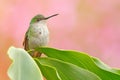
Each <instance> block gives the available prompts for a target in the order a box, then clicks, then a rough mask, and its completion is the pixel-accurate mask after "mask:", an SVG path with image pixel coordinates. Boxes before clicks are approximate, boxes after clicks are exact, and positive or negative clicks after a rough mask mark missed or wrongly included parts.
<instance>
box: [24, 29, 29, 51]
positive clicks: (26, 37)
mask: <svg viewBox="0 0 120 80" xmlns="http://www.w3.org/2000/svg"><path fill="white" fill-rule="evenodd" d="M27 33H28V31H27V32H26V34H25V38H24V41H23V46H24V49H25V50H29V45H28V34H27Z"/></svg>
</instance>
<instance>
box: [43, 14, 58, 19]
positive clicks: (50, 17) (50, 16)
mask: <svg viewBox="0 0 120 80" xmlns="http://www.w3.org/2000/svg"><path fill="white" fill-rule="evenodd" d="M57 15H59V14H54V15H52V16H49V17H46V18H45V20H47V19H49V18H51V17H54V16H57Z"/></svg>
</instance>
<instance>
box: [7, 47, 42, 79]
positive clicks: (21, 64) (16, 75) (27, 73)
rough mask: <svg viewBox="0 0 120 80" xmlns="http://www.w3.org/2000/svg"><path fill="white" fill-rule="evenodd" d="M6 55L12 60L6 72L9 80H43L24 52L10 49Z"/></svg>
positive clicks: (18, 49)
mask: <svg viewBox="0 0 120 80" xmlns="http://www.w3.org/2000/svg"><path fill="white" fill-rule="evenodd" d="M8 55H9V57H10V58H11V59H12V60H13V62H12V65H11V66H10V68H9V70H8V76H9V77H10V79H11V80H43V78H42V75H41V72H40V69H39V67H38V66H37V64H36V62H35V61H34V60H33V59H32V57H31V56H30V55H29V54H28V53H27V52H26V51H25V50H23V49H20V48H14V47H10V48H9V50H8Z"/></svg>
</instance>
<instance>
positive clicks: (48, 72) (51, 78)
mask: <svg viewBox="0 0 120 80" xmlns="http://www.w3.org/2000/svg"><path fill="white" fill-rule="evenodd" d="M35 61H36V63H37V64H38V66H39V68H40V69H41V72H42V74H43V76H44V77H45V78H46V80H61V79H60V78H59V75H57V74H58V73H57V71H56V70H55V69H54V68H52V67H49V66H46V65H41V64H40V62H39V61H37V59H35Z"/></svg>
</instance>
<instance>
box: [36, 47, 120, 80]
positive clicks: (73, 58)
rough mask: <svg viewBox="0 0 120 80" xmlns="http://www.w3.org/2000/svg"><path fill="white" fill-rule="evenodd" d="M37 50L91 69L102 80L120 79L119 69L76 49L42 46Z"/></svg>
mask: <svg viewBox="0 0 120 80" xmlns="http://www.w3.org/2000/svg"><path fill="white" fill-rule="evenodd" d="M36 50H37V51H40V52H42V53H44V54H45V55H46V56H48V57H51V58H55V59H59V60H61V61H64V62H68V63H72V64H74V65H77V66H79V67H81V68H84V69H86V70H89V71H91V72H93V73H95V74H96V75H98V76H99V77H100V78H101V79H102V80H120V74H119V72H120V71H119V70H115V69H112V68H110V67H107V66H105V65H104V64H103V63H102V62H101V61H99V60H97V59H95V58H93V57H91V56H89V55H87V54H85V53H82V52H76V51H65V50H58V49H54V48H47V47H41V48H37V49H36Z"/></svg>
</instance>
